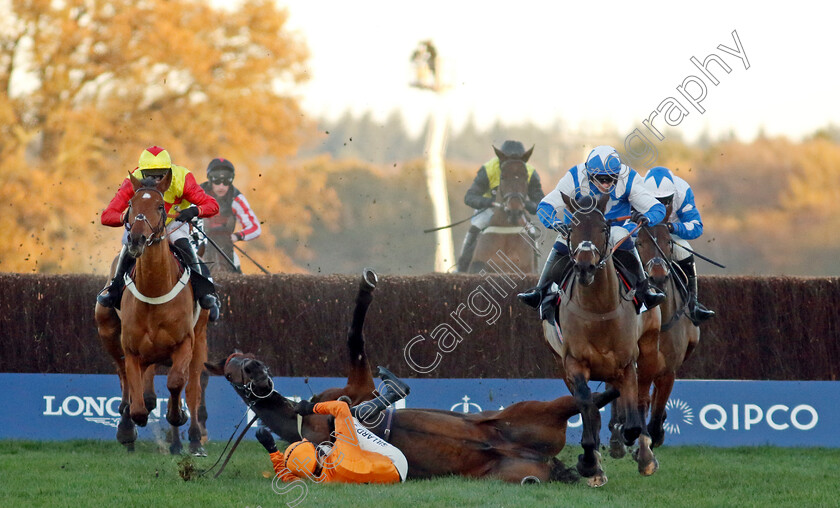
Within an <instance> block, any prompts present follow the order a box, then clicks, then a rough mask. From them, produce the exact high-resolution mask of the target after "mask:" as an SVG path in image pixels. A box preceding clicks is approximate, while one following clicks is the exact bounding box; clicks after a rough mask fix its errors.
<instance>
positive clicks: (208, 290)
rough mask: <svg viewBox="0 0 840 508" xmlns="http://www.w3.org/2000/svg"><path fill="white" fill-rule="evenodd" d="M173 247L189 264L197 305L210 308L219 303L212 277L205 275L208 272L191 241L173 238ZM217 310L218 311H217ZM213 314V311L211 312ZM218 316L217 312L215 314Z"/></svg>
mask: <svg viewBox="0 0 840 508" xmlns="http://www.w3.org/2000/svg"><path fill="white" fill-rule="evenodd" d="M175 247H178V249H179V250H180V251H181V252H182V253H183V254H184V256H185V257H186V262H187V264H188V265H189V267H190V269H191V270H192V273H191V274H190V281H191V282H192V285H193V291H194V292H195V299H196V300H198V305H200V306H201V308H202V309H212V308H213V307H216V306H218V305H219V302H218V300H217V299H216V295H215V294H214V293H215V292H216V288H215V287H214V286H213V279H211V278H210V277H208V276H207V275H205V273H209V272H208V271H207V269H206V268H205V267H203V266H202V263H201V261H199V259H198V256H197V255H196V253H195V249H193V246H192V243H190V240H189V239H188V238H179V239H177V240H175ZM217 312H218V311H217ZM211 314H213V312H211ZM216 316H217V317H218V314H216Z"/></svg>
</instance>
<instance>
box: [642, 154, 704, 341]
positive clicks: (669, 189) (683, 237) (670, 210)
mask: <svg viewBox="0 0 840 508" xmlns="http://www.w3.org/2000/svg"><path fill="white" fill-rule="evenodd" d="M644 186H645V188H647V189H648V190H649V191H650V193H651V194H653V196H654V197H655V198H656V199H657V200H659V202H660V203H662V204H663V205H665V208H666V211H667V214H668V216H667V218H666V221H665V222H666V223H667V225H668V231H669V232H670V233H671V238H672V239H673V240H674V254H673V256H674V258H673V260H674V261H675V262H676V263H677V265H679V267H680V268H681V269H682V271H683V272H685V275H686V277H687V279H688V311H689V318H690V319H691V320H692V321H693V322H694V324H695V325H697V324H700V323H701V322H703V321H705V320H707V319H709V318H710V317H712V316H714V315H715V313H714V312H713V311H711V310H709V309H707V308H706V307H704V306H703V304H701V303H699V302H698V301H697V269H696V267H695V265H694V255H693V254H692V253H691V252H689V251H687V250H685V249H684V248H683V247H685V248H688V249H690V248H691V246H690V245H689V243H688V241H687V240H694V239H695V238H699V237H700V235H702V234H703V219H702V218H700V211H699V210H697V205H696V204H695V203H694V192H693V191H692V190H691V186H690V185H688V182H686V181H685V180H683V179H682V178H680V177H678V176H676V175H674V174H673V173H671V171H670V170H669V169H668V168H665V167H662V166H658V167H655V168H651V169H650V170H648V172H647V174H646V175H645V179H644Z"/></svg>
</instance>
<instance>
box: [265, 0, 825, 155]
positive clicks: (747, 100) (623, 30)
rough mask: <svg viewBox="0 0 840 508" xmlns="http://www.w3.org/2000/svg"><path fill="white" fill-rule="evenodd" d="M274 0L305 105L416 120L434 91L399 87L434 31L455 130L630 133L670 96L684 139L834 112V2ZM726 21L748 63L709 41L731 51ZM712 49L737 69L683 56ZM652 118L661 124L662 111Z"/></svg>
mask: <svg viewBox="0 0 840 508" xmlns="http://www.w3.org/2000/svg"><path fill="white" fill-rule="evenodd" d="M278 1H279V3H280V4H281V5H284V6H287V7H288V9H289V12H290V27H291V28H293V29H294V30H296V31H299V32H300V33H301V34H302V35H303V36H304V38H305V40H306V41H307V43H308V46H309V48H310V51H311V59H310V61H309V66H310V71H311V80H310V82H309V83H308V84H306V85H305V86H303V87H301V88H300V89H298V90H297V94H298V95H299V96H300V97H301V99H302V101H303V105H304V108H305V109H306V110H307V111H309V112H310V113H311V114H313V115H320V116H326V117H328V118H336V117H338V116H339V115H341V114H342V113H343V112H344V111H347V110H351V111H353V112H354V113H362V112H365V111H370V112H372V113H373V114H374V117H375V118H377V119H384V118H385V117H386V116H387V115H388V114H389V113H390V112H391V111H393V110H395V109H398V110H400V111H402V112H403V115H404V116H405V118H406V120H407V123H408V126H409V128H410V129H412V130H414V131H417V130H419V129H420V128H421V127H422V125H423V122H424V119H425V118H426V115H427V114H428V111H429V108H430V107H431V106H432V104H433V102H434V101H435V100H436V98H435V95H434V94H433V93H432V92H429V91H422V90H417V89H414V88H411V87H409V86H408V82H409V80H410V78H411V76H412V74H411V65H410V56H411V53H412V52H413V50H414V49H415V46H416V45H417V43H418V42H419V41H421V40H423V39H432V40H433V41H434V43H435V44H436V46H437V48H438V50H439V53H440V55H441V57H442V58H443V59H444V70H445V71H446V74H447V75H448V77H449V80H450V81H451V83H452V85H453V88H452V90H451V91H450V92H449V93H448V94H446V96H445V97H444V98H443V100H444V101H445V102H446V104H447V106H448V109H449V111H450V118H451V119H452V123H453V124H454V125H455V127H459V126H461V125H463V123H464V121H465V120H466V119H467V118H468V116H469V115H471V114H472V115H473V116H474V118H475V120H476V122H477V123H478V125H479V126H480V127H486V126H488V125H489V124H492V123H493V122H494V121H496V120H497V119H501V120H503V121H504V122H508V123H519V122H525V121H532V122H534V123H537V124H539V125H543V126H548V125H551V124H553V123H554V122H555V121H558V120H560V121H562V122H563V123H564V124H565V125H566V126H567V127H570V128H581V127H582V128H585V129H597V128H599V127H600V126H602V125H609V126H612V127H614V128H616V129H617V130H618V131H619V132H620V133H624V132H626V133H628V134H629V133H630V132H631V131H632V130H633V129H634V128H635V127H637V126H638V127H642V125H641V122H642V120H644V119H646V118H648V117H649V116H650V115H651V113H652V112H653V111H654V109H656V107H657V106H658V105H659V104H660V103H661V102H662V101H663V100H665V99H666V98H668V97H674V98H676V99H677V100H679V101H680V102H681V103H682V105H683V106H685V107H686V108H687V110H688V115H687V116H685V117H684V118H683V119H682V121H681V123H680V124H679V125H678V126H676V127H675V128H676V129H678V130H679V131H680V133H681V134H683V135H684V136H685V137H687V138H689V139H691V138H693V137H694V136H696V135H697V134H698V133H699V132H700V131H702V130H704V129H708V130H709V131H710V133H712V134H713V135H716V134H720V133H725V132H728V131H729V130H734V131H735V132H736V134H737V135H738V136H739V137H740V138H742V139H750V138H752V137H754V136H755V134H756V133H757V132H758V131H759V129H761V128H763V129H764V130H765V132H766V133H768V134H770V135H774V134H785V135H788V136H790V137H794V138H796V137H799V136H801V135H803V134H806V133H809V132H812V131H813V130H815V129H817V128H819V127H822V126H825V125H827V124H828V123H830V122H832V121H833V122H835V123H838V117H839V116H840V115H839V114H840V102H838V100H837V97H836V94H837V90H838V77H840V72H838V65H837V64H836V63H835V62H834V61H833V60H834V58H835V57H836V56H835V54H836V52H837V49H838V47H840V44H839V43H838V40H840V39H839V38H838V37H840V36H838V33H837V23H838V22H837V16H836V15H837V14H838V12H840V8H839V7H837V4H833V3H830V2H814V3H810V2H801V1H800V2H795V3H790V2H785V3H784V4H783V5H784V8H771V7H767V5H769V4H770V3H759V2H752V3H746V4H743V5H742V4H741V3H739V2H732V1H726V2H717V1H705V2H694V3H680V4H677V3H671V2H661V3H660V2H598V3H597V4H595V3H590V2H548V1H543V2H536V1H528V0H521V1H518V2H512V1H509V0H508V1H497V0H485V1H480V2H478V1H476V2H472V1H470V2H466V1H451V0H445V1H439V0H424V1H423V2H400V1H357V2H346V1H313V0H286V1H282V0H278ZM733 30H735V31H737V34H738V37H739V39H740V42H741V44H742V47H743V51H744V53H746V58H747V59H748V61H749V69H746V68H745V64H744V62H743V61H742V60H741V59H739V58H737V57H736V56H733V55H730V54H727V53H725V52H724V51H722V50H720V49H718V45H721V44H722V45H725V46H727V47H729V48H732V49H736V42H735V41H734V39H733V35H732V32H733ZM712 53H715V54H717V55H718V56H720V57H722V59H723V60H724V62H726V63H727V64H728V65H729V66H730V68H731V69H732V70H731V72H730V73H729V74H727V73H725V72H724V71H723V70H721V69H720V68H719V67H718V66H717V65H716V64H711V65H710V69H711V72H712V73H713V74H714V75H715V76H716V77H717V79H718V80H719V81H720V83H719V84H718V85H717V86H714V85H712V84H711V83H710V82H709V80H708V78H705V77H704V76H702V74H701V72H700V71H699V70H698V68H697V67H695V66H694V65H693V64H692V63H691V62H690V60H689V59H690V58H691V57H692V56H693V57H696V58H698V59H699V60H700V61H703V60H705V59H706V57H707V56H708V55H709V54H712ZM689 76H697V77H699V78H701V79H704V83H705V85H706V86H707V88H708V90H707V96H706V98H705V99H704V100H703V101H702V102H701V103H700V104H701V107H702V108H704V109H705V113H703V114H701V113H700V112H699V111H698V110H697V109H695V108H694V107H691V106H690V105H689V104H688V101H687V100H686V99H685V98H684V97H683V96H682V95H680V94H679V93H678V91H677V89H676V87H677V86H678V85H680V84H682V82H683V80H684V79H686V78H687V77H689ZM692 87H693V90H692ZM689 90H690V91H691V93H695V94H697V93H699V92H700V89H699V85H689ZM654 125H657V126H663V127H664V126H665V125H664V120H663V117H662V116H661V115H660V116H659V118H658V119H654Z"/></svg>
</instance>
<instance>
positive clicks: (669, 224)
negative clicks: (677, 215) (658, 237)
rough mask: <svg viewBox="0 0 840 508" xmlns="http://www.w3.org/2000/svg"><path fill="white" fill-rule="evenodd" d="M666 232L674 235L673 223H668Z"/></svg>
mask: <svg viewBox="0 0 840 508" xmlns="http://www.w3.org/2000/svg"><path fill="white" fill-rule="evenodd" d="M668 232H669V233H671V234H674V223H673V222H669V223H668Z"/></svg>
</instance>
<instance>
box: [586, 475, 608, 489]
mask: <svg viewBox="0 0 840 508" xmlns="http://www.w3.org/2000/svg"><path fill="white" fill-rule="evenodd" d="M606 483H607V475H606V474H604V472H603V471H601V472H600V473H599V474H596V475H595V476H592V477H591V478H587V480H586V484H587V485H589V486H590V487H592V488H598V487H603V486H604V485H606Z"/></svg>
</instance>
